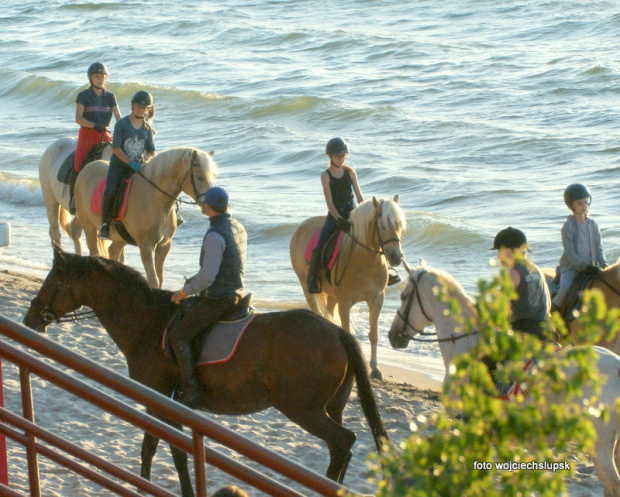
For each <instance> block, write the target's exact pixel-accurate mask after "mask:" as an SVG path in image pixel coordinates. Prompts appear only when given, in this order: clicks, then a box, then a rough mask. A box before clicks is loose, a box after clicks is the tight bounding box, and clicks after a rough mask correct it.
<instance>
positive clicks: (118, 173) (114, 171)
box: [99, 164, 129, 240]
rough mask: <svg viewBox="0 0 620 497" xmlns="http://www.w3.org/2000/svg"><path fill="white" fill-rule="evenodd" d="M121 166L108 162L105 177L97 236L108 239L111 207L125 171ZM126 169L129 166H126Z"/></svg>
mask: <svg viewBox="0 0 620 497" xmlns="http://www.w3.org/2000/svg"><path fill="white" fill-rule="evenodd" d="M123 169H124V167H123V166H118V165H115V164H110V168H109V169H108V176H107V178H106V185H105V192H104V193H103V199H102V201H101V227H100V228H99V238H101V239H103V240H109V239H110V220H111V219H112V209H113V207H114V198H115V197H116V192H118V188H119V187H120V185H121V182H122V181H123V179H124V178H125V175H126V172H125V171H124V170H123ZM127 169H129V167H128V166H127Z"/></svg>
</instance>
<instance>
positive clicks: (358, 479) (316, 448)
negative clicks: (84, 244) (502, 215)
mask: <svg viewBox="0 0 620 497" xmlns="http://www.w3.org/2000/svg"><path fill="white" fill-rule="evenodd" d="M40 285H41V280H40V279H38V278H36V277H33V276H30V275H25V274H19V273H16V272H13V271H8V270H2V269H0V313H2V314H3V315H5V316H6V317H9V318H11V319H13V320H15V321H18V322H21V321H22V319H23V316H24V315H25V313H26V310H27V309H28V306H29V304H30V300H31V299H32V298H33V297H34V296H35V294H36V292H37V291H38V288H39V287H40ZM48 337H49V338H50V339H52V340H55V341H57V342H59V343H61V344H62V345H64V346H66V347H69V348H71V349H73V350H80V351H81V352H82V353H83V354H84V356H85V357H88V358H90V359H93V360H95V361H97V362H99V363H100V364H103V365H105V366H107V367H109V368H111V369H113V370H115V371H117V372H120V373H122V374H126V373H127V371H126V366H125V362H124V359H123V357H122V356H121V355H120V353H119V352H118V350H117V349H116V347H115V346H114V344H113V343H112V341H111V340H110V339H109V337H108V335H107V333H106V332H105V330H103V328H101V326H100V325H99V323H98V322H97V321H96V320H87V321H81V322H80V323H79V324H74V323H61V324H55V325H52V326H50V327H49V332H48ZM388 356H389V354H388ZM385 361H386V362H385V363H382V364H381V369H382V371H383V374H384V378H385V379H384V381H382V382H378V381H374V382H373V386H374V391H375V394H376V397H377V400H378V403H379V405H380V408H381V414H382V416H383V419H384V422H385V424H386V427H387V429H388V431H389V433H390V435H391V437H392V440H393V442H394V443H395V444H397V445H398V443H399V442H400V441H401V440H403V439H405V438H406V437H407V435H408V433H409V426H410V422H412V421H414V420H415V419H416V418H417V417H418V416H420V415H424V416H428V415H429V414H431V413H432V412H435V411H438V410H440V409H441V404H440V398H439V393H438V390H439V389H440V383H439V382H438V381H437V380H436V379H433V378H432V377H430V376H429V375H427V374H424V372H423V371H424V367H423V365H419V366H420V367H419V368H416V367H415V365H410V366H411V367H399V366H398V360H397V359H394V358H392V360H391V361H390V357H386V359H385ZM3 374H4V395H5V405H6V406H7V408H9V409H10V410H11V411H12V412H15V413H18V414H19V413H21V407H20V405H21V404H20V397H19V383H18V371H17V368H16V367H15V366H14V365H12V364H8V363H6V362H5V363H4V364H3ZM33 397H34V403H35V416H36V419H37V423H39V424H40V425H41V426H43V427H45V428H48V429H50V430H52V431H53V432H54V433H56V434H58V435H60V436H62V437H65V438H67V439H68V440H71V441H72V442H74V443H76V444H79V445H80V446H82V447H83V448H85V449H87V450H91V451H93V452H95V453H97V454H99V455H104V456H105V457H108V458H109V460H111V461H113V462H115V463H118V464H122V465H123V466H124V467H125V468H127V469H130V470H132V471H135V472H139V464H140V443H141V439H142V434H141V432H140V431H139V430H137V429H135V428H133V427H132V426H129V425H127V424H125V423H123V422H121V421H118V420H116V419H114V418H112V417H111V416H109V415H108V414H107V413H105V412H101V411H100V410H99V409H98V408H96V407H94V406H92V405H90V404H88V403H87V402H85V401H82V400H81V399H77V398H75V397H73V396H72V395H70V394H68V393H66V392H64V391H62V390H59V389H58V388H56V387H54V386H52V385H49V384H47V383H45V382H43V381H41V380H39V379H38V378H35V379H34V381H33ZM205 416H207V417H209V418H210V419H215V420H217V421H218V422H220V423H222V424H224V425H225V426H227V427H228V428H231V429H233V430H235V431H237V432H239V433H240V434H242V435H244V436H246V437H248V438H250V439H252V440H253V441H255V442H258V443H260V444H261V445H263V446H264V447H268V448H270V449H272V450H274V451H276V452H278V453H280V454H281V455H284V456H286V457H287V458H290V459H291V460H293V461H296V462H298V463H300V464H303V465H305V466H307V467H309V468H311V469H313V470H315V471H317V472H318V473H321V474H323V473H324V472H325V470H326V462H327V451H326V448H325V445H324V444H323V443H322V442H321V441H320V440H318V439H316V438H314V437H312V436H311V435H308V434H307V433H306V432H304V431H302V430H301V429H300V428H299V427H297V426H296V425H294V424H293V423H291V422H290V421H288V420H287V419H286V418H285V417H284V416H282V415H281V414H280V413H278V412H277V411H275V410H273V409H269V410H267V411H263V412H260V413H256V414H254V415H251V416H213V415H210V414H206V413H205ZM345 426H347V427H348V428H350V429H351V430H353V431H354V432H355V433H356V434H357V436H358V439H357V442H356V444H355V445H354V447H353V458H352V460H351V463H350V465H349V469H348V472H347V475H346V478H345V484H346V485H347V487H349V488H350V489H351V490H352V491H355V492H358V493H363V494H373V493H374V487H373V485H372V484H370V483H369V482H368V468H367V465H366V458H367V456H368V454H369V453H370V452H372V451H373V450H374V442H373V440H372V436H371V434H370V432H369V429H368V425H367V423H366V420H365V418H364V416H363V414H362V412H361V409H360V407H359V403H358V402H357V398H356V394H355V392H354V393H353V395H352V397H351V399H350V401H349V404H348V407H347V410H346V411H345ZM8 447H9V449H8V450H9V478H10V484H11V487H12V488H13V489H15V490H16V491H20V492H28V480H27V472H26V467H27V466H26V457H25V451H24V449H23V447H21V446H20V445H18V444H15V443H14V442H12V441H10V440H9V441H8ZM219 450H221V451H222V452H224V453H226V454H228V455H230V456H232V457H236V458H239V457H240V456H236V455H234V454H233V453H232V452H231V451H229V450H228V449H226V448H223V447H220V448H219ZM248 464H249V465H251V466H252V465H253V463H252V462H251V461H249V462H248ZM574 464H575V467H576V468H577V475H576V477H575V478H572V479H571V480H570V481H569V482H568V483H569V495H570V496H571V497H602V496H603V490H602V486H601V485H600V483H599V481H598V478H597V477H596V475H595V474H594V469H593V466H592V464H591V463H589V462H587V463H583V462H578V461H574ZM40 467H41V479H42V488H43V491H44V494H45V495H50V496H63V497H64V496H84V495H89V496H104V495H110V493H109V492H108V491H106V490H102V489H101V488H100V487H98V486H96V485H93V484H91V483H90V482H88V481H86V480H83V479H81V478H80V477H77V476H76V475H74V474H73V473H71V472H69V471H67V470H65V469H64V468H62V467H59V466H57V465H55V464H54V463H52V462H50V461H48V460H46V459H45V458H40ZM207 478H208V481H209V487H208V489H209V492H213V491H214V490H215V489H217V488H219V487H220V486H221V485H224V484H227V483H236V484H238V485H240V486H241V487H243V488H245V489H246V490H247V491H248V493H249V494H250V495H262V494H261V493H260V492H258V491H255V490H253V489H251V488H248V486H247V485H245V484H243V483H240V482H238V481H235V480H234V479H233V478H232V477H229V476H228V475H227V474H225V473H223V472H221V471H219V470H216V469H215V468H208V469H207ZM276 478H277V477H276ZM153 480H154V481H155V482H157V483H158V484H160V485H162V486H164V487H165V488H167V489H169V490H170V491H172V492H178V491H179V485H178V483H177V478H176V471H175V469H174V466H173V464H172V460H171V457H170V453H169V450H168V448H167V447H166V446H164V445H160V448H159V451H158V453H157V456H156V459H155V462H154V466H153Z"/></svg>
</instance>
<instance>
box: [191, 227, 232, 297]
mask: <svg viewBox="0 0 620 497" xmlns="http://www.w3.org/2000/svg"><path fill="white" fill-rule="evenodd" d="M203 248H204V250H203V254H204V255H203V258H202V267H201V268H200V271H198V272H197V273H196V274H195V275H194V276H193V277H192V278H190V279H189V280H188V281H187V283H185V286H184V287H183V292H185V294H186V295H194V294H196V293H200V292H202V291H203V290H207V289H208V288H209V287H210V286H211V285H212V284H213V282H214V281H215V277H216V276H217V273H219V271H220V265H221V264H222V257H223V255H224V249H225V248H226V242H225V241H224V239H223V238H222V236H221V235H219V234H218V233H216V232H214V231H211V232H209V233H207V235H206V236H205V239H204V242H203Z"/></svg>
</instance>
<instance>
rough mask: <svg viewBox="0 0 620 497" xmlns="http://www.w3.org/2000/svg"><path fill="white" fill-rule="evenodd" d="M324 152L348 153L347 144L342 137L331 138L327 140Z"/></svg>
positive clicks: (329, 153) (328, 153)
mask: <svg viewBox="0 0 620 497" xmlns="http://www.w3.org/2000/svg"><path fill="white" fill-rule="evenodd" d="M325 153H326V154H327V155H331V154H336V155H337V154H348V153H349V145H347V142H346V141H344V140H343V139H342V138H332V139H331V140H329V141H328V142H327V146H326V147H325Z"/></svg>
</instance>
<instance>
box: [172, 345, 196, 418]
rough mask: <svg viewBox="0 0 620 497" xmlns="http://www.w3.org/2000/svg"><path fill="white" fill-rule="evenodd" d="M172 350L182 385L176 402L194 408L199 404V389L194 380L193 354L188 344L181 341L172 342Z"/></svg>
mask: <svg viewBox="0 0 620 497" xmlns="http://www.w3.org/2000/svg"><path fill="white" fill-rule="evenodd" d="M172 350H173V351H174V356H175V358H176V360H177V365H178V367H179V374H180V375H181V382H182V384H183V390H182V391H181V392H179V394H178V396H177V397H176V400H178V401H179V402H180V403H181V404H183V405H186V406H187V407H190V408H192V409H193V408H195V407H196V406H197V405H198V403H199V402H200V395H201V394H200V387H199V386H198V381H197V380H196V375H195V373H194V369H195V365H194V353H193V352H192V348H191V346H190V344H189V343H187V342H185V341H182V340H175V341H173V342H172Z"/></svg>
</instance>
